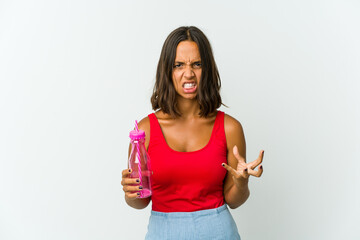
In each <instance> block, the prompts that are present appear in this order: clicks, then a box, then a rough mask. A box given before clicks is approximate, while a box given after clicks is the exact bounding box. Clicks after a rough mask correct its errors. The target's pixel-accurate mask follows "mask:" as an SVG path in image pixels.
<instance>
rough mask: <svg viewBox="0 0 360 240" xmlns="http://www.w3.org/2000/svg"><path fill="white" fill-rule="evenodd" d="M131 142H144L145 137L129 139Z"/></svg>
mask: <svg viewBox="0 0 360 240" xmlns="http://www.w3.org/2000/svg"><path fill="white" fill-rule="evenodd" d="M131 142H132V143H144V142H145V138H140V139H131Z"/></svg>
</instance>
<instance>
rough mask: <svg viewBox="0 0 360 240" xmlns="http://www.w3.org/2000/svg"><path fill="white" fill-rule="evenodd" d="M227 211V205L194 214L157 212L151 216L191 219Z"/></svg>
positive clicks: (153, 212) (152, 212)
mask: <svg viewBox="0 0 360 240" xmlns="http://www.w3.org/2000/svg"><path fill="white" fill-rule="evenodd" d="M226 209H227V205H226V204H224V205H222V206H221V207H217V208H212V209H206V210H200V211H194V212H158V211H151V215H153V216H160V217H165V218H186V217H189V218H192V217H199V216H206V215H213V214H218V213H220V212H222V211H224V210H226Z"/></svg>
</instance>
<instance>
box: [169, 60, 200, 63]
mask: <svg viewBox="0 0 360 240" xmlns="http://www.w3.org/2000/svg"><path fill="white" fill-rule="evenodd" d="M175 63H184V62H182V61H175ZM191 63H201V60H196V61H193V62H191Z"/></svg>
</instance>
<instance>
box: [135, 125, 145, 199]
mask: <svg viewBox="0 0 360 240" xmlns="http://www.w3.org/2000/svg"><path fill="white" fill-rule="evenodd" d="M135 129H136V131H139V128H138V123H137V121H136V120H135ZM136 150H137V154H136V156H137V159H138V172H139V179H140V185H142V174H141V158H140V146H139V142H137V143H136ZM142 195H143V194H142V191H140V197H142Z"/></svg>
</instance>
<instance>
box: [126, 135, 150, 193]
mask: <svg viewBox="0 0 360 240" xmlns="http://www.w3.org/2000/svg"><path fill="white" fill-rule="evenodd" d="M144 142H145V139H144V138H141V139H140V140H131V153H130V157H129V168H131V170H132V172H131V174H130V177H131V178H139V179H140V183H139V185H140V186H142V187H143V189H142V190H140V191H139V193H140V195H139V196H138V198H147V197H149V196H151V194H152V191H151V165H150V157H149V154H148V153H147V151H146V149H145V144H144ZM137 145H138V147H137ZM138 149H139V153H140V154H139V155H138ZM139 156H140V159H139V158H138V157H139Z"/></svg>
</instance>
